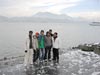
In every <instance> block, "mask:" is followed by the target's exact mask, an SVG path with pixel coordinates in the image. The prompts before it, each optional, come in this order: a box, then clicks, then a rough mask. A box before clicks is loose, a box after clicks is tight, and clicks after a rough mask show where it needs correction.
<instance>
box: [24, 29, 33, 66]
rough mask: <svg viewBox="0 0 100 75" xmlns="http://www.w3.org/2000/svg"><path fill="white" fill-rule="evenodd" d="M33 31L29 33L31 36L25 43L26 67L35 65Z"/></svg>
mask: <svg viewBox="0 0 100 75" xmlns="http://www.w3.org/2000/svg"><path fill="white" fill-rule="evenodd" d="M32 34H33V31H29V36H28V38H27V39H26V43H25V59H24V65H25V66H28V65H32V64H33V36H32Z"/></svg>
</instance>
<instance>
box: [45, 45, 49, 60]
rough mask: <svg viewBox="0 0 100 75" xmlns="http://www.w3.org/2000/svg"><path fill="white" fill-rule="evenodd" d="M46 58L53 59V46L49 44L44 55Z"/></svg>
mask: <svg viewBox="0 0 100 75" xmlns="http://www.w3.org/2000/svg"><path fill="white" fill-rule="evenodd" d="M44 59H48V60H50V59H51V46H47V47H46V48H45V57H44Z"/></svg>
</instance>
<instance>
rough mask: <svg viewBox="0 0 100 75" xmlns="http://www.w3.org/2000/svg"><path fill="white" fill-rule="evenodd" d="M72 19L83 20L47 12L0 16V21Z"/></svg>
mask: <svg viewBox="0 0 100 75" xmlns="http://www.w3.org/2000/svg"><path fill="white" fill-rule="evenodd" d="M72 21H85V19H82V18H73V17H70V16H68V15H65V14H61V15H57V14H52V13H49V12H39V13H36V14H35V15H33V16H31V17H11V18H8V17H5V16H0V22H38V23H39V22H45V23H49V22H55V23H66V22H72Z"/></svg>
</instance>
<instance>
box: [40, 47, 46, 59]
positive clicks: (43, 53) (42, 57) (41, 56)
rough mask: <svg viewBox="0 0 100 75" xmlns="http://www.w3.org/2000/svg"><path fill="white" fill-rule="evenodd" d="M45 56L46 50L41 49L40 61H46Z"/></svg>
mask: <svg viewBox="0 0 100 75" xmlns="http://www.w3.org/2000/svg"><path fill="white" fill-rule="evenodd" d="M44 56H45V49H44V48H41V49H40V55H39V59H40V61H42V60H44Z"/></svg>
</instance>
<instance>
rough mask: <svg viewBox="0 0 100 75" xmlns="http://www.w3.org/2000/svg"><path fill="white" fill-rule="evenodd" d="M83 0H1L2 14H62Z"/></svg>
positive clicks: (0, 8) (0, 11)
mask: <svg viewBox="0 0 100 75" xmlns="http://www.w3.org/2000/svg"><path fill="white" fill-rule="evenodd" d="M80 1H82V0H0V15H4V16H10V17H12V16H31V15H33V14H35V13H37V12H51V13H56V14H60V13H61V11H62V10H63V9H64V8H68V7H72V6H75V5H77V3H78V2H80Z"/></svg>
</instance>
